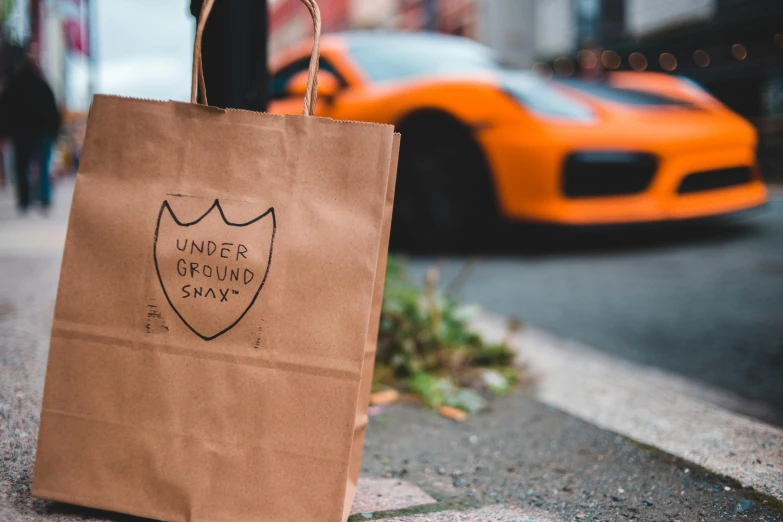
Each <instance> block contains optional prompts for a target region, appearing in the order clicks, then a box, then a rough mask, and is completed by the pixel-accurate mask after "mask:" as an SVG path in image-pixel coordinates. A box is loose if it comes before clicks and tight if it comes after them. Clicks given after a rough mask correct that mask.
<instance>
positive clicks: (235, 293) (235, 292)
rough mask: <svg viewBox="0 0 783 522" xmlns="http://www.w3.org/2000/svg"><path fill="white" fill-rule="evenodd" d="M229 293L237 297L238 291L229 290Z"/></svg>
mask: <svg viewBox="0 0 783 522" xmlns="http://www.w3.org/2000/svg"><path fill="white" fill-rule="evenodd" d="M231 293H232V294H234V295H239V290H231Z"/></svg>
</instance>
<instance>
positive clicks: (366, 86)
mask: <svg viewBox="0 0 783 522" xmlns="http://www.w3.org/2000/svg"><path fill="white" fill-rule="evenodd" d="M308 57H309V48H308V47H306V46H303V47H301V48H300V49H296V50H294V51H292V52H289V53H287V54H286V55H285V56H283V57H282V58H281V59H279V60H277V63H276V66H275V67H274V68H273V70H274V77H273V85H272V98H273V103H272V106H271V111H272V112H278V113H299V112H300V111H301V103H302V96H303V94H304V89H305V85H306V75H307V64H308ZM318 99H319V101H318V106H317V111H316V112H317V114H318V115H319V116H326V117H330V118H335V119H344V120H361V121H374V122H382V123H390V124H394V125H395V126H396V127H397V128H398V130H399V131H400V132H401V133H402V150H401V152H400V165H399V177H398V184H397V195H396V203H395V209H394V229H395V230H394V232H395V235H396V236H397V237H398V238H399V237H404V238H405V239H406V240H408V241H410V242H412V243H413V244H416V243H420V244H430V245H431V244H433V242H436V243H437V244H439V245H444V246H445V245H448V244H450V243H453V242H456V241H457V240H458V239H459V238H460V237H464V235H465V234H466V232H467V231H469V230H471V229H473V230H474V231H475V230H476V229H477V228H479V227H482V226H486V225H487V223H488V220H490V219H492V218H493V217H502V218H506V219H511V220H526V221H536V222H546V223H555V224H566V225H588V224H589V225H594V224H626V223H637V222H657V221H668V220H683V219H692V218H700V217H706V216H714V215H721V214H726V213H733V212H736V211H740V210H745V209H750V208H753V207H757V206H760V205H762V204H764V203H765V202H766V201H767V193H766V189H765V186H764V184H763V182H762V180H761V178H760V175H759V172H758V169H757V167H756V158H755V148H756V141H757V136H756V132H755V131H754V129H753V127H752V126H751V125H750V124H749V123H748V122H747V121H745V120H744V119H743V118H741V117H740V116H738V115H737V114H735V113H733V112H732V111H730V110H729V109H728V108H726V107H725V106H724V105H722V104H721V103H719V102H718V101H717V100H715V99H714V98H712V97H711V96H710V95H709V94H708V93H707V92H706V91H704V90H702V89H701V88H699V87H698V86H697V85H696V84H694V83H692V82H689V81H688V80H685V79H680V78H677V77H673V76H668V75H663V74H657V73H613V74H610V75H609V76H608V78H607V79H605V80H604V81H601V82H588V81H581V80H577V79H564V80H559V81H547V80H543V79H541V78H538V77H536V76H534V75H533V74H532V73H528V72H523V71H515V70H509V69H506V68H504V67H503V66H501V65H500V64H499V63H498V61H497V60H496V59H495V57H494V54H493V52H492V51H491V50H490V49H489V48H487V47H484V46H482V45H480V44H478V43H475V42H473V41H471V40H467V39H464V38H458V37H451V36H444V35H436V34H421V33H420V34H410V33H343V34H337V35H330V36H325V37H324V38H323V40H322V46H321V72H320V74H319V98H318Z"/></svg>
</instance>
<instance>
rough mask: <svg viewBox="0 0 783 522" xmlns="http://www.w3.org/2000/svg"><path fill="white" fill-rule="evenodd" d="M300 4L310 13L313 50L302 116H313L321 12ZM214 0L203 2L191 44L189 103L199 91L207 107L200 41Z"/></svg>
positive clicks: (307, 0) (308, 1) (310, 0)
mask: <svg viewBox="0 0 783 522" xmlns="http://www.w3.org/2000/svg"><path fill="white" fill-rule="evenodd" d="M225 1H229V0H225ZM302 3H303V4H304V5H305V7H307V10H308V11H310V16H311V17H312V19H313V29H314V34H313V50H312V52H311V53H310V67H309V68H308V72H307V89H306V90H305V97H304V107H303V109H302V114H304V115H305V116H313V115H314V114H315V102H316V99H317V98H318V61H319V57H320V54H321V12H320V10H319V9H318V4H317V3H316V2H315V0H302ZM214 5H215V0H204V4H203V6H202V7H201V12H200V13H199V16H198V25H197V26H196V39H195V41H194V43H193V75H192V80H191V84H190V103H198V92H199V89H200V90H201V97H202V98H203V101H204V105H209V102H208V101H207V86H206V82H205V81H204V65H203V63H202V59H201V41H202V39H203V37H204V28H205V27H206V25H207V19H208V18H209V13H210V12H212V7H213V6H214Z"/></svg>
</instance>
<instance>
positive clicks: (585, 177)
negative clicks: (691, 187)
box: [563, 152, 658, 198]
mask: <svg viewBox="0 0 783 522" xmlns="http://www.w3.org/2000/svg"><path fill="white" fill-rule="evenodd" d="M657 170H658V160H657V159H656V157H655V156H653V155H652V154H644V153H629V152H578V153H574V154H571V155H570V156H568V159H567V160H566V162H565V166H564V168H563V192H564V193H565V195H566V196H567V197H569V198H584V197H600V196H621V195H628V194H638V193H640V192H644V191H645V190H647V187H649V186H650V183H652V180H653V177H654V176H655V172H656V171H657Z"/></svg>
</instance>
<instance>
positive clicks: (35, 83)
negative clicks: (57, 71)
mask: <svg viewBox="0 0 783 522" xmlns="http://www.w3.org/2000/svg"><path fill="white" fill-rule="evenodd" d="M60 124H61V119H60V111H59V110H58V109H57V102H56V101H55V99H54V93H53V92H52V89H51V88H50V87H49V84H48V83H46V80H45V79H44V78H43V76H42V75H41V73H40V71H39V70H38V69H37V68H36V67H35V66H33V65H31V64H24V65H22V66H21V67H19V68H18V69H16V70H15V71H13V72H12V73H11V74H10V75H9V77H8V79H7V81H6V84H5V87H4V88H3V91H2V92H1V93H0V135H3V136H9V137H10V138H12V139H13V140H25V141H34V140H38V139H41V138H55V137H56V136H57V133H58V132H59V131H60Z"/></svg>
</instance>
